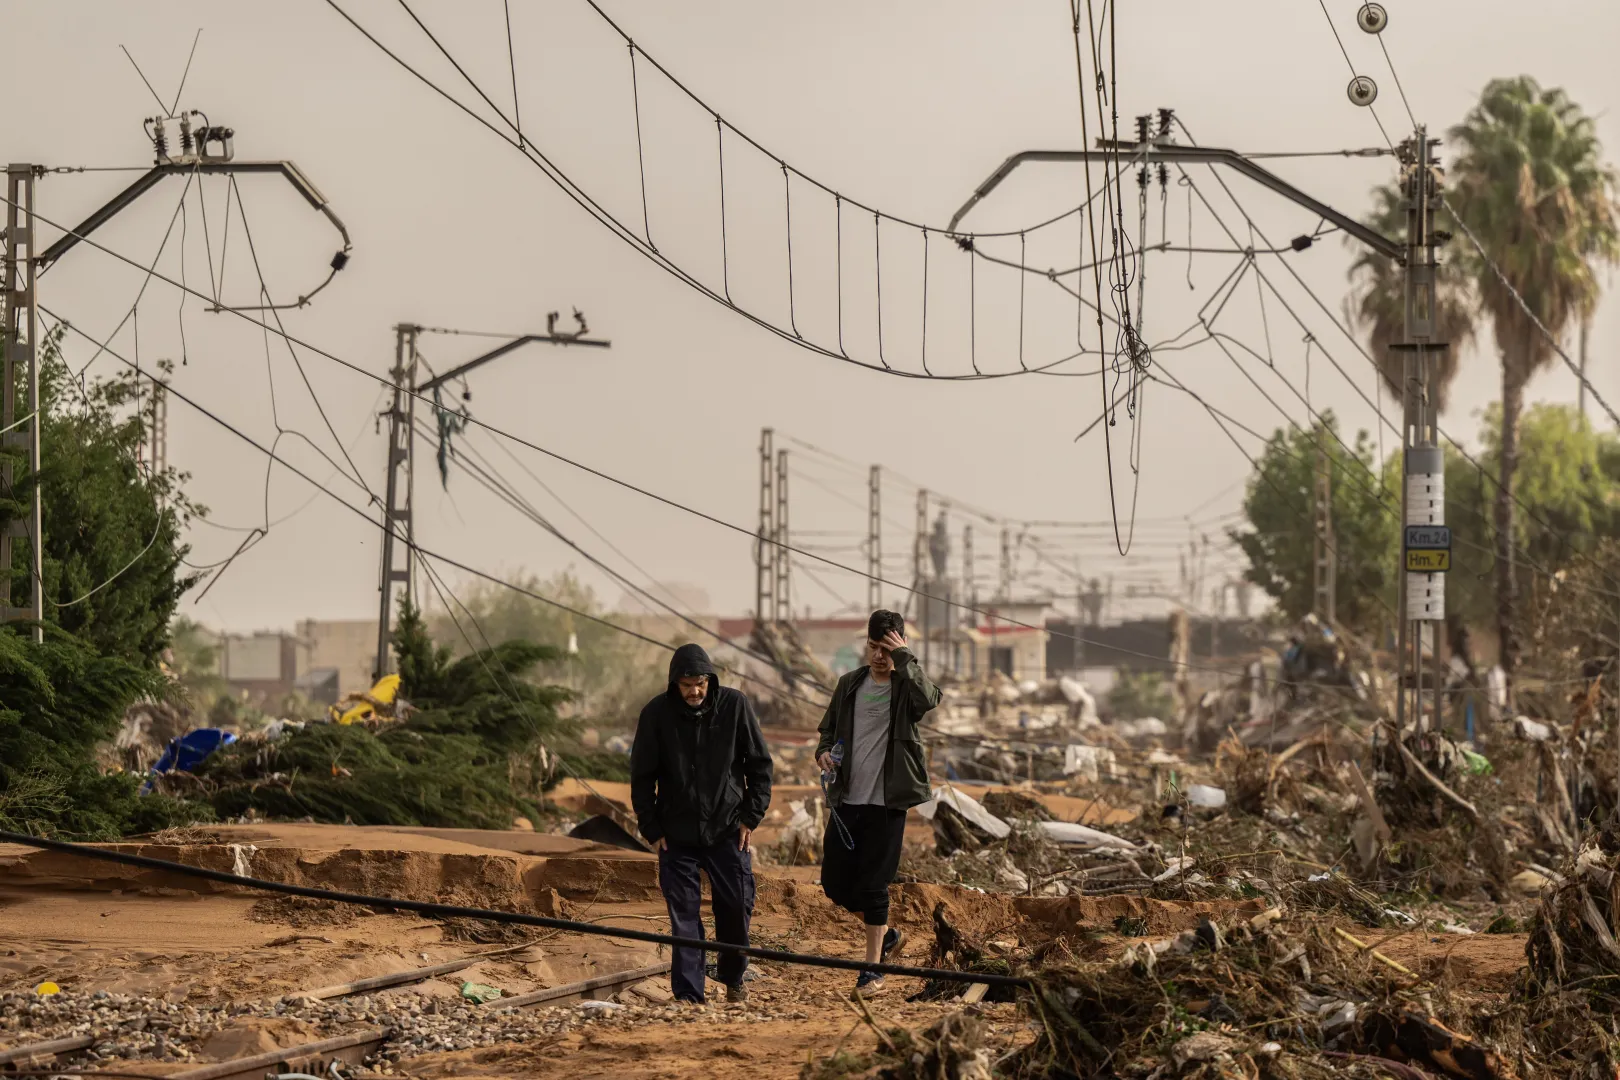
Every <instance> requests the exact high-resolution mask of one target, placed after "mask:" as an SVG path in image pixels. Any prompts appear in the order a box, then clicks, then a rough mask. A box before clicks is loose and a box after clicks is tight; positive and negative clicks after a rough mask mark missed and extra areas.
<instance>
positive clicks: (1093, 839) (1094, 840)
mask: <svg viewBox="0 0 1620 1080" xmlns="http://www.w3.org/2000/svg"><path fill="white" fill-rule="evenodd" d="M1040 827H1041V831H1042V832H1044V833H1046V835H1047V836H1049V837H1051V838H1052V839H1053V840H1054V841H1056V842H1057V843H1059V844H1072V845H1074V846H1075V847H1087V848H1114V849H1116V850H1119V851H1135V850H1136V845H1135V844H1133V843H1131V842H1130V841H1129V840H1124V839H1121V838H1120V837H1118V836H1115V835H1114V834H1113V833H1105V832H1103V831H1102V830H1101V829H1093V828H1092V827H1091V826H1089V825H1076V824H1074V823H1073V822H1070V821H1043V822H1041V823H1040Z"/></svg>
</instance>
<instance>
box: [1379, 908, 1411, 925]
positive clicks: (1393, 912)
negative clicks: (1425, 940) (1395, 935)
mask: <svg viewBox="0 0 1620 1080" xmlns="http://www.w3.org/2000/svg"><path fill="white" fill-rule="evenodd" d="M1384 914H1385V915H1388V916H1389V917H1390V918H1392V919H1394V920H1395V921H1396V922H1402V923H1405V924H1406V925H1407V926H1416V925H1417V920H1416V919H1414V918H1412V916H1410V915H1408V914H1407V913H1406V912H1404V911H1402V910H1400V909H1399V908H1392V907H1387V908H1385V909H1384Z"/></svg>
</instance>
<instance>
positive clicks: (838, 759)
mask: <svg viewBox="0 0 1620 1080" xmlns="http://www.w3.org/2000/svg"><path fill="white" fill-rule="evenodd" d="M828 754H829V755H830V756H831V757H832V762H833V767H832V770H831V771H830V772H824V773H822V774H821V780H822V783H823V784H830V783H832V782H833V779H834V778H835V777H836V776H837V775H838V766H840V765H842V764H843V763H844V740H842V739H839V740H838V741H837V742H835V743H833V748H832V749H831V750H829V751H828Z"/></svg>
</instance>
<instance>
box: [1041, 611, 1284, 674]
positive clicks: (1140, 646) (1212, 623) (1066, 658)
mask: <svg viewBox="0 0 1620 1080" xmlns="http://www.w3.org/2000/svg"><path fill="white" fill-rule="evenodd" d="M1046 628H1047V630H1048V631H1050V639H1049V641H1048V642H1047V645H1046V666H1047V670H1048V671H1050V672H1051V673H1052V674H1054V675H1056V674H1059V673H1061V672H1077V671H1081V670H1089V669H1093V668H1103V667H1111V668H1118V669H1121V670H1124V671H1157V672H1160V673H1162V674H1166V675H1168V674H1170V673H1172V672H1173V671H1175V668H1176V665H1175V663H1174V662H1173V661H1172V660H1171V658H1170V657H1171V649H1172V647H1173V646H1172V642H1171V640H1170V623H1169V620H1168V619H1162V618H1160V619H1132V620H1130V621H1128V622H1119V623H1111V624H1109V625H1106V626H1086V627H1083V628H1081V630H1080V631H1079V636H1080V637H1083V638H1085V641H1083V642H1081V641H1077V640H1076V637H1075V634H1076V632H1075V625H1074V619H1073V618H1071V617H1061V618H1060V617H1053V618H1050V619H1048V620H1046ZM1261 637H1262V635H1261V633H1260V629H1259V626H1258V624H1256V623H1255V622H1254V620H1252V619H1211V618H1209V617H1207V616H1195V617H1194V618H1193V620H1192V626H1191V633H1190V638H1189V644H1190V645H1191V659H1192V660H1194V661H1197V662H1199V663H1201V664H1209V663H1210V662H1211V661H1214V662H1215V664H1219V662H1220V659H1221V658H1222V657H1225V658H1227V659H1236V658H1238V657H1248V656H1252V655H1253V654H1254V652H1255V650H1256V649H1257V648H1258V647H1259V644H1260V641H1261ZM1212 666H1213V665H1212Z"/></svg>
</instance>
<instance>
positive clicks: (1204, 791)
mask: <svg viewBox="0 0 1620 1080" xmlns="http://www.w3.org/2000/svg"><path fill="white" fill-rule="evenodd" d="M1187 801H1188V802H1190V803H1192V804H1193V805H1194V806H1197V807H1201V808H1203V809H1205V810H1219V809H1220V808H1221V807H1223V806H1225V805H1226V789H1225V788H1218V787H1210V786H1209V785H1208V784H1194V785H1192V786H1191V787H1189V788H1188V789H1187Z"/></svg>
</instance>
